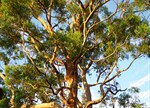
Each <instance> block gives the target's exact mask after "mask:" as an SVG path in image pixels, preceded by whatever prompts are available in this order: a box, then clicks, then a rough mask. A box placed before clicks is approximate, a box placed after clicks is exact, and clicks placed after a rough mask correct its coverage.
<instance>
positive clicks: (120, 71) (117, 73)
mask: <svg viewBox="0 0 150 108" xmlns="http://www.w3.org/2000/svg"><path fill="white" fill-rule="evenodd" d="M139 56H140V54H138V55H137V56H136V57H135V58H134V59H133V60H132V62H131V63H130V64H129V65H128V67H127V68H125V69H123V70H119V71H118V72H116V74H115V75H114V76H113V77H111V78H110V79H108V80H105V81H104V83H105V84H106V83H107V82H110V81H111V80H113V79H114V78H115V77H117V76H118V75H119V74H120V73H122V72H124V71H127V70H128V69H129V68H130V67H131V65H132V64H133V62H134V61H135V60H136V59H137V58H138V57H139Z"/></svg>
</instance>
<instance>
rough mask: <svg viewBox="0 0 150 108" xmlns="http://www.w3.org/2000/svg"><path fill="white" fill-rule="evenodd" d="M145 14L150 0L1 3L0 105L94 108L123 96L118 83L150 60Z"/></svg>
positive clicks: (149, 30) (5, 0) (19, 0)
mask: <svg viewBox="0 0 150 108" xmlns="http://www.w3.org/2000/svg"><path fill="white" fill-rule="evenodd" d="M149 9H150V3H149V0H0V62H1V67H2V69H1V70H0V71H1V72H0V77H1V79H0V82H1V85H2V89H3V90H2V91H3V92H4V93H2V94H4V95H5V96H2V97H1V98H2V99H3V100H1V101H6V102H8V101H10V104H9V106H11V107H12V108H17V107H18V108H19V107H20V106H21V105H22V104H26V105H33V104H36V103H37V100H40V101H41V102H42V103H49V102H52V101H55V102H57V103H59V104H60V105H64V106H67V107H68V108H77V107H79V108H83V107H85V108H91V107H92V105H94V104H98V103H101V102H102V101H103V100H104V98H105V97H106V96H107V95H109V94H112V95H115V94H117V93H118V92H120V91H122V89H121V88H119V86H118V85H119V83H118V82H117V81H115V78H117V77H119V76H120V75H121V74H122V73H123V72H125V71H126V70H128V69H129V68H130V67H131V65H132V64H133V62H134V61H135V60H136V59H138V58H139V57H141V56H143V55H145V56H150V51H149V50H150V26H149V22H148V18H149V17H148V14H147V11H149ZM129 58H130V59H133V60H132V62H131V63H129V64H128V66H127V67H126V68H125V69H121V68H120V67H119V62H120V61H123V60H125V59H129ZM88 75H93V76H95V79H93V80H95V83H91V82H90V80H88ZM94 86H97V87H99V91H98V92H99V93H98V95H99V98H98V99H96V100H93V99H92V92H91V89H90V88H92V87H94ZM79 90H80V91H82V92H84V94H85V96H84V97H85V101H84V103H82V100H80V97H81V96H79V93H78V92H79ZM4 97H5V98H4ZM6 97H7V98H6ZM1 101H0V104H1ZM1 105H2V104H1Z"/></svg>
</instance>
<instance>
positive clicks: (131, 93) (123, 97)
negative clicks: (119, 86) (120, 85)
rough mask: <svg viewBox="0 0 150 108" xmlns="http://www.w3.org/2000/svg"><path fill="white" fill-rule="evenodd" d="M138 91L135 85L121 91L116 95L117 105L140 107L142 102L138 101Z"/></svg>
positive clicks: (132, 107)
mask: <svg viewBox="0 0 150 108" xmlns="http://www.w3.org/2000/svg"><path fill="white" fill-rule="evenodd" d="M138 93H140V89H139V88H137V87H131V88H129V89H128V91H126V92H123V93H121V94H120V95H119V97H118V103H119V105H120V106H123V107H124V108H126V107H131V108H142V106H143V105H144V104H143V103H141V102H140V99H139V97H138Z"/></svg>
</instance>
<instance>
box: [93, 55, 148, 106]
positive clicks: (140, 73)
mask: <svg viewBox="0 0 150 108" xmlns="http://www.w3.org/2000/svg"><path fill="white" fill-rule="evenodd" d="M130 62H131V59H129V60H125V61H122V62H120V66H121V67H122V68H125V67H127V66H128V64H129V63H130ZM91 79H94V78H91ZM116 80H117V81H118V82H119V84H120V86H121V88H122V89H125V88H131V87H138V88H140V93H139V94H138V96H139V99H140V100H141V102H142V103H145V104H146V105H147V106H149V107H150V58H148V57H141V58H139V59H137V60H136V61H135V62H134V63H133V64H132V66H131V67H130V69H129V70H127V71H126V72H124V73H122V74H121V76H120V77H119V78H117V79H116ZM95 90H96V88H93V89H92V93H93V96H92V98H93V99H97V98H98V93H97V92H95ZM98 106H99V105H95V107H94V108H98ZM117 106H118V104H117V103H116V108H117ZM108 108H111V106H108Z"/></svg>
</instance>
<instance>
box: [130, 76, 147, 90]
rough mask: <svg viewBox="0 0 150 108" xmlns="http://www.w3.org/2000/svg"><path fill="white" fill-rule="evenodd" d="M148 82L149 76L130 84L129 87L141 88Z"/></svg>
mask: <svg viewBox="0 0 150 108" xmlns="http://www.w3.org/2000/svg"><path fill="white" fill-rule="evenodd" d="M149 81H150V74H149V75H146V76H145V77H143V78H141V79H139V80H138V81H136V82H134V83H132V84H130V86H129V87H141V86H142V85H144V84H145V83H147V82H149Z"/></svg>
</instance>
